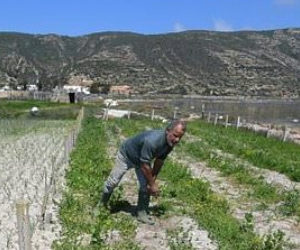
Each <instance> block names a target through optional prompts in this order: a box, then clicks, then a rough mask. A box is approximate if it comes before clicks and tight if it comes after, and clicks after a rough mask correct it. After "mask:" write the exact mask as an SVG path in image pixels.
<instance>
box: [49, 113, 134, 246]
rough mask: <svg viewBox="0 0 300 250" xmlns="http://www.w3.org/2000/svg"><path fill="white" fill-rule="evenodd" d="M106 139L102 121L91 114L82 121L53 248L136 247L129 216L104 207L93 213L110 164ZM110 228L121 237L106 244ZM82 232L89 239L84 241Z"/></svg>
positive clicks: (132, 222) (68, 174) (132, 225)
mask: <svg viewBox="0 0 300 250" xmlns="http://www.w3.org/2000/svg"><path fill="white" fill-rule="evenodd" d="M107 141H108V138H107V137H106V133H105V124H104V123H102V121H100V120H97V119H95V118H91V117H89V118H86V119H85V120H84V121H83V127H82V131H81V132H80V134H79V136H78V140H77V144H76V148H75V149H74V150H73V152H72V154H71V161H70V167H69V171H68V173H67V176H66V178H67V191H66V193H65V194H64V199H63V202H62V204H61V210H60V218H61V220H62V224H63V237H62V238H61V240H59V241H57V242H55V243H54V248H55V249H138V246H137V245H136V244H135V243H134V242H133V240H132V238H134V237H133V235H134V233H135V228H136V225H135V222H134V220H133V219H132V218H130V217H128V216H126V215H123V214H113V215H112V214H110V212H109V211H108V210H106V209H104V208H99V210H98V211H97V215H96V214H95V213H94V211H95V209H94V208H95V206H96V204H97V202H98V201H99V199H100V196H101V191H102V187H103V183H104V180H105V179H106V177H107V176H108V174H109V172H110V170H111V167H112V162H111V159H109V156H108V155H107V152H106V147H107ZM112 230H114V231H118V232H119V233H120V237H119V239H118V240H116V242H112V243H111V244H108V242H107V235H108V234H109V233H110V232H111V231H112ZM84 235H86V237H87V238H88V239H89V240H88V241H87V242H85V243H84V241H83V240H82V238H86V237H84Z"/></svg>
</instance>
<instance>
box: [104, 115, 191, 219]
mask: <svg viewBox="0 0 300 250" xmlns="http://www.w3.org/2000/svg"><path fill="white" fill-rule="evenodd" d="M185 130H186V124H185V123H184V122H183V121H181V120H175V121H172V122H171V123H170V124H169V125H168V126H167V128H166V129H165V130H149V131H145V132H143V133H141V134H138V135H136V136H134V137H131V138H129V139H127V140H126V141H124V142H123V144H122V145H121V147H120V149H119V151H118V153H117V158H116V162H115V166H114V168H113V169H112V171H111V173H110V175H109V177H108V178H107V180H106V182H105V183H104V188H103V194H102V198H101V203H102V204H103V205H104V206H107V203H108V201H109V198H110V196H111V194H112V192H113V190H114V188H115V187H116V186H117V185H118V184H119V182H120V180H121V178H122V177H123V175H124V174H125V173H126V171H127V170H128V169H130V168H135V172H136V175H137V179H138V181H139V196H138V204H137V219H138V220H139V221H140V222H143V223H147V224H154V222H153V221H152V220H151V218H150V217H149V216H148V214H147V210H148V206H149V202H150V195H152V196H157V195H158V194H159V188H158V186H157V183H156V182H155V181H156V177H157V175H158V173H159V171H160V169H161V167H162V166H163V163H164V160H165V159H166V157H167V156H168V154H169V153H170V152H171V151H172V149H173V147H174V146H175V145H176V144H177V143H178V142H179V141H180V139H181V137H182V136H183V135H184V132H185ZM152 161H154V163H153V168H151V162H152Z"/></svg>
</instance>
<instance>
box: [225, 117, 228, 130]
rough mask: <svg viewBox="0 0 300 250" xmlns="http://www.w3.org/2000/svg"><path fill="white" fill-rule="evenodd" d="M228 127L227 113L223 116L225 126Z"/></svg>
mask: <svg viewBox="0 0 300 250" xmlns="http://www.w3.org/2000/svg"><path fill="white" fill-rule="evenodd" d="M227 127H228V115H226V116H225V128H227Z"/></svg>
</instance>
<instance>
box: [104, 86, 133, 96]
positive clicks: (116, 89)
mask: <svg viewBox="0 0 300 250" xmlns="http://www.w3.org/2000/svg"><path fill="white" fill-rule="evenodd" d="M109 92H110V93H111V94H119V95H129V94H131V93H132V89H131V87H130V86H128V85H116V86H111V87H110V90H109Z"/></svg>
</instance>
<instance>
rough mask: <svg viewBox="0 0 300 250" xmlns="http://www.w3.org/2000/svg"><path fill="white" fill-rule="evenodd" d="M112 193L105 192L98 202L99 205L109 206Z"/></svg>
mask: <svg viewBox="0 0 300 250" xmlns="http://www.w3.org/2000/svg"><path fill="white" fill-rule="evenodd" d="M111 194H112V193H106V192H103V193H102V196H101V199H100V201H99V202H98V204H97V207H100V206H103V207H106V208H107V205H108V202H109V199H110V196H111Z"/></svg>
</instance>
